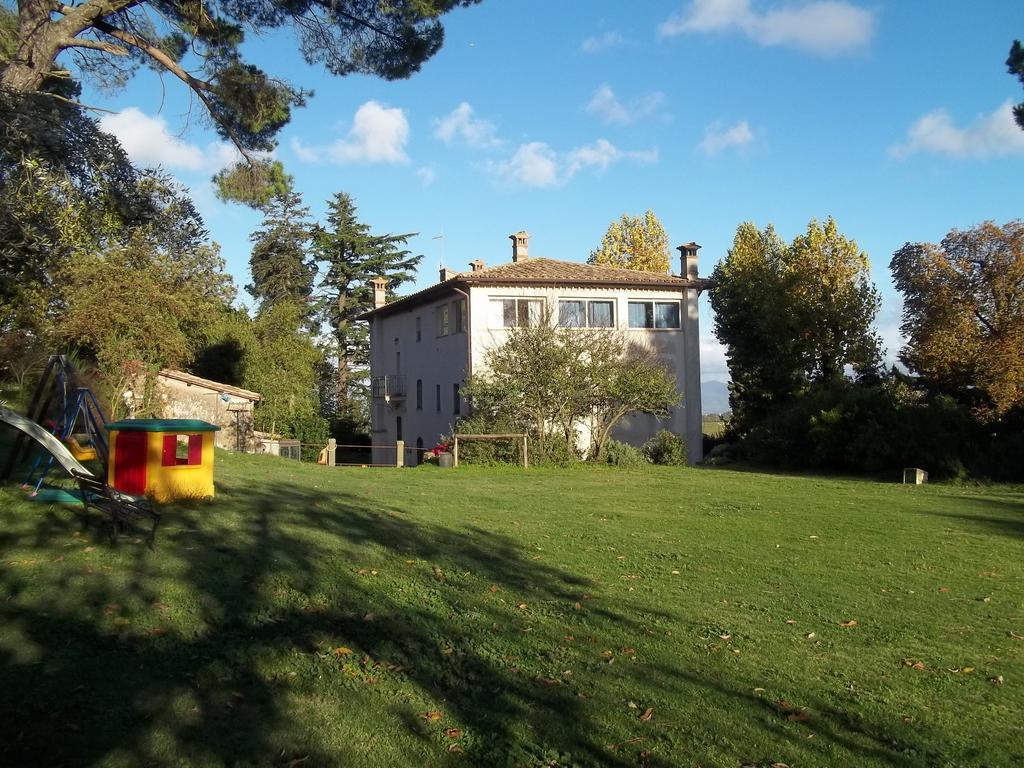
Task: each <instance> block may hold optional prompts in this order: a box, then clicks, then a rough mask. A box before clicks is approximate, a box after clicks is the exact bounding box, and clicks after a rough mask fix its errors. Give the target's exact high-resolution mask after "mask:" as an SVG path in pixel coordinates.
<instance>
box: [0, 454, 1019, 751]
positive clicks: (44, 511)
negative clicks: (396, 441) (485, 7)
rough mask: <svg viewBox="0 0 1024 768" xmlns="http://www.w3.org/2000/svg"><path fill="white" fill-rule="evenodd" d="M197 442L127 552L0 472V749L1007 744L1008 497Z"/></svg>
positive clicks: (998, 490) (1014, 503) (1012, 497)
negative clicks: (203, 492) (347, 464)
mask: <svg viewBox="0 0 1024 768" xmlns="http://www.w3.org/2000/svg"><path fill="white" fill-rule="evenodd" d="M217 461H218V466H217V477H218V497H217V499H216V500H215V501H214V502H212V503H209V504H199V505H190V506H178V507H168V508H165V522H164V524H163V525H162V526H161V528H160V530H159V532H158V534H157V541H156V546H155V549H154V550H152V551H151V550H149V549H147V548H146V547H145V546H144V545H143V544H141V543H139V541H137V540H135V539H133V538H132V537H130V536H129V537H121V538H120V539H119V540H117V542H116V543H111V541H110V539H109V538H108V536H107V534H106V531H105V529H104V528H103V525H102V521H97V520H96V519H95V518H92V517H90V518H89V521H88V522H89V524H88V525H86V524H85V523H83V520H82V519H81V517H80V514H81V513H75V512H74V510H73V509H69V508H62V507H46V506H44V505H36V504H29V503H26V502H24V501H22V500H21V497H20V492H19V491H18V490H17V489H14V488H7V489H5V490H0V520H2V527H0V579H2V583H3V594H4V595H6V599H4V601H3V602H2V603H0V686H2V688H3V690H4V691H5V695H4V696H3V698H2V700H0V763H2V764H5V765H12V766H13V765H48V766H57V765H68V766H72V765H74V766H79V765H98V766H138V765H154V766H170V765H188V766H207V765H209V766H214V765H239V766H242V765H260V766H263V765H267V766H421V765H423V766H428V765H429V766H445V765H456V766H480V765H526V766H541V765H547V766H553V765H559V766H569V765H613V766H619V765H621V766H627V765H638V764H639V765H662V766H668V765H672V766H677V765H678V766H695V765H703V766H736V767H737V768H738V766H740V765H761V766H769V765H771V764H772V763H776V762H782V763H786V764H788V765H790V766H794V768H795V767H796V766H828V765H836V766H846V765H882V766H887V765H891V766H936V765H978V766H982V765H984V766H1011V765H1020V764H1021V763H1022V761H1024V721H1022V719H1021V713H1022V712H1024V665H1022V652H1024V640H1021V638H1022V637H1024V582H1022V577H1021V545H1022V542H1024V493H1022V492H1021V489H1019V488H1016V489H1015V488H1009V487H1005V486H1004V487H985V488H961V487H942V486H926V487H921V488H912V487H903V486H899V485H895V484H893V485H884V484H876V483H869V482H862V481H856V480H843V479H829V478H822V477H787V476H781V475H770V474H758V473H753V472H738V471H726V470H685V469H672V468H660V467H647V468H643V469H637V470H616V469H606V468H600V467H592V468H584V469H568V470H545V469H531V470H529V471H528V472H523V471H521V470H518V469H475V468H471V467H467V468H465V469H459V470H456V471H445V470H440V469H434V468H427V467H424V468H419V469H406V470H373V469H328V468H326V467H316V466H308V465H298V464H296V463H294V462H287V461H284V460H281V459H275V458H271V457H249V456H236V455H231V454H224V453H219V454H218V457H217ZM854 621H855V622H856V624H850V625H849V626H845V627H844V626H843V624H844V623H847V622H854ZM1000 679H1001V680H1002V682H1001V683H999V682H993V681H999V680H1000ZM645 713H649V715H650V716H649V718H647V719H645V718H644V717H643V716H644V714H645Z"/></svg>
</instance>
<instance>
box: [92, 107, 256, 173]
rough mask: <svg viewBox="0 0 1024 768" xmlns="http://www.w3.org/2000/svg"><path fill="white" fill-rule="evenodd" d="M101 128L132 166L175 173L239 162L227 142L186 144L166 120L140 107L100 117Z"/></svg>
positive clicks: (215, 167) (211, 169)
mask: <svg viewBox="0 0 1024 768" xmlns="http://www.w3.org/2000/svg"><path fill="white" fill-rule="evenodd" d="M100 127H101V128H102V129H103V130H104V131H106V132H107V133H110V134H113V135H114V136H116V137H117V140H118V141H119V142H120V143H121V146H122V147H123V148H124V151H125V152H126V153H127V155H128V157H129V158H130V159H131V160H132V162H133V163H136V164H137V165H142V166H157V165H159V166H162V167H164V168H166V169H168V170H176V171H217V170H220V169H221V168H223V167H225V166H227V165H230V164H231V163H233V162H235V161H236V160H238V159H239V154H238V150H236V149H235V148H234V147H233V146H231V145H230V144H228V143H226V142H223V141H221V142H211V143H210V144H208V145H207V146H206V148H205V149H203V148H201V147H199V146H197V145H195V144H190V143H189V142H187V141H184V140H183V139H181V138H180V137H178V136H175V135H173V134H172V133H171V132H170V131H169V130H168V129H167V121H166V120H164V119H163V117H161V116H159V115H157V116H155V117H150V116H149V115H147V114H145V113H144V112H142V110H140V109H138V108H137V107H128V108H127V109H124V110H122V111H120V112H118V113H116V114H112V115H104V116H103V117H101V118H100Z"/></svg>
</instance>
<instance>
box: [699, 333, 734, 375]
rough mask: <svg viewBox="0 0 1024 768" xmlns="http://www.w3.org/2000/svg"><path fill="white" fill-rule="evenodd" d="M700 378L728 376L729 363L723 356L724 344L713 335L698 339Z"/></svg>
mask: <svg viewBox="0 0 1024 768" xmlns="http://www.w3.org/2000/svg"><path fill="white" fill-rule="evenodd" d="M700 375H701V379H721V378H725V379H726V380H728V378H729V363H728V361H727V360H726V358H725V346H724V345H723V344H722V343H721V342H719V341H718V339H716V338H715V337H714V336H703V335H702V336H701V339H700Z"/></svg>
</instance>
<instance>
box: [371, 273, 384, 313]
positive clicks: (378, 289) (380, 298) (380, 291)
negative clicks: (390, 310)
mask: <svg viewBox="0 0 1024 768" xmlns="http://www.w3.org/2000/svg"><path fill="white" fill-rule="evenodd" d="M370 285H372V286H373V287H374V309H380V308H381V307H382V306H384V305H385V304H386V303H387V281H386V280H384V279H383V278H374V279H373V280H372V281H370Z"/></svg>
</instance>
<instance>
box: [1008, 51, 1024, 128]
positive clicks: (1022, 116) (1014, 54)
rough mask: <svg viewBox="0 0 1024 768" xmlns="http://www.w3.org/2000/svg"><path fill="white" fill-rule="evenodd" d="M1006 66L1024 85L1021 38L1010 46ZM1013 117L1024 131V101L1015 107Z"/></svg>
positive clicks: (1023, 58)
mask: <svg viewBox="0 0 1024 768" xmlns="http://www.w3.org/2000/svg"><path fill="white" fill-rule="evenodd" d="M1006 68H1007V69H1008V70H1009V71H1010V74H1011V75H1014V76H1015V77H1016V78H1017V79H1018V80H1020V82H1021V85H1024V46H1022V45H1021V44H1020V40H1014V41H1013V45H1011V46H1010V55H1009V56H1008V57H1007V58H1006ZM1013 118H1014V120H1016V121H1017V125H1019V126H1020V128H1021V130H1022V131H1024V101H1022V102H1020V103H1019V104H1017V105H1016V106H1015V107H1014V108H1013Z"/></svg>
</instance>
